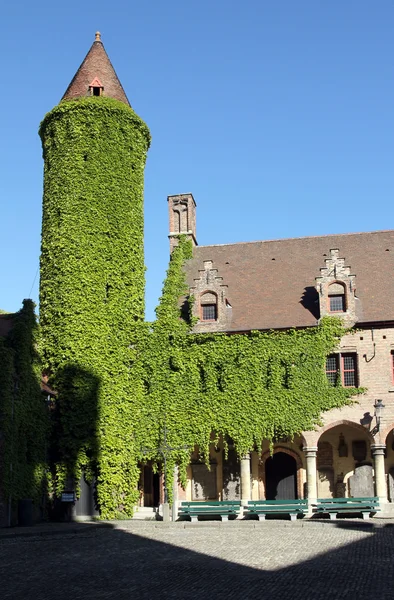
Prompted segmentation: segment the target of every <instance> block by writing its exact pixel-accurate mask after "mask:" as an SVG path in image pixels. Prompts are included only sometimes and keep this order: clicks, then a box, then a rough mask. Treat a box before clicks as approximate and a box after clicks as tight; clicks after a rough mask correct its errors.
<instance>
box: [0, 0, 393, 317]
mask: <svg viewBox="0 0 394 600" xmlns="http://www.w3.org/2000/svg"><path fill="white" fill-rule="evenodd" d="M96 30H100V31H101V33H102V40H103V43H104V46H105V48H106V50H107V53H108V54H109V56H110V59H111V61H112V63H113V65H114V67H115V69H116V71H117V74H118V76H119V78H120V80H121V82H122V84H123V87H124V88H125V90H126V93H127V95H128V97H129V99H130V102H131V104H132V106H133V108H134V109H135V110H136V111H137V113H138V114H139V115H140V116H141V117H142V118H143V119H144V120H145V121H146V122H147V124H148V125H149V127H150V129H151V133H152V147H151V149H150V151H149V155H148V162H147V167H146V171H145V232H146V235H145V256H146V265H147V267H148V270H147V318H148V319H152V318H153V315H154V312H153V310H154V307H155V305H156V303H157V298H158V296H159V295H160V291H161V285H162V281H163V279H164V277H165V271H166V268H167V264H168V247H169V245H168V239H167V235H168V216H167V201H166V199H167V196H168V195H170V194H177V193H185V192H192V193H193V195H194V197H195V199H196V202H197V239H198V242H199V244H219V243H220V244H221V243H231V242H238V241H252V240H261V239H276V238H285V237H299V236H306V235H322V234H329V233H346V232H355V231H372V230H381V229H390V228H392V227H393V215H394V208H393V197H394V60H393V56H394V35H393V32H394V4H393V2H392V1H389V0H379V2H372V0H368V1H367V0H358V1H353V0H346V1H345V2H344V1H343V0H331V1H330V2H316V0H298V1H297V2H295V1H294V0H282V1H281V0H278V1H276V2H273V1H270V2H268V1H267V0H260V1H257V0H243V2H235V1H234V0H227V1H224V0H211V1H207V0H199V1H198V2H197V1H196V2H185V0H183V1H182V2H181V1H178V0H166V2H164V1H159V0H151V1H150V2H138V3H133V2H131V1H130V0H129V1H124V0H113V1H112V2H111V3H108V2H102V1H101V0H96V1H95V2H92V1H91V0H85V1H84V2H80V1H79V2H77V1H76V0H69V1H68V2H67V3H66V4H64V3H62V4H57V3H54V2H47V1H40V0H38V1H37V2H35V3H31V2H27V0H22V2H19V3H11V2H7V3H6V4H5V6H3V7H2V11H1V21H0V52H1V57H2V60H1V64H2V68H1V88H2V94H1V95H0V131H1V134H2V135H1V142H2V143H1V145H0V165H1V177H0V201H1V236H0V244H1V248H0V252H1V262H0V268H1V288H0V307H1V308H3V309H5V310H8V311H15V310H18V309H19V308H20V306H21V302H22V300H23V298H26V297H32V298H33V299H34V300H35V301H38V276H37V278H36V279H35V276H36V273H37V268H38V260H39V251H40V228H41V198H42V157H41V145H40V140H39V137H38V134H37V130H38V126H39V123H40V121H41V120H42V118H43V117H44V115H45V113H46V112H48V111H49V110H51V108H52V107H53V106H54V105H56V104H57V103H58V102H59V100H60V98H61V96H62V95H63V93H64V91H65V89H66V87H67V85H68V83H69V82H70V80H71V79H72V77H73V75H74V73H75V72H76V70H77V69H78V67H79V65H80V63H81V62H82V60H83V58H84V56H85V54H86V52H87V51H88V49H89V47H90V45H91V44H92V42H93V40H94V33H95V31H96ZM366 250H367V249H366ZM289 260H291V257H289ZM33 282H34V283H33Z"/></svg>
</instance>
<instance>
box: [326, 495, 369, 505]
mask: <svg viewBox="0 0 394 600" xmlns="http://www.w3.org/2000/svg"><path fill="white" fill-rule="evenodd" d="M356 502H357V503H359V504H374V505H375V504H376V505H379V498H377V497H376V496H371V497H365V498H318V499H317V504H352V503H356Z"/></svg>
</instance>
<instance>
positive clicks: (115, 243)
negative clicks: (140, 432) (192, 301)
mask: <svg viewBox="0 0 394 600" xmlns="http://www.w3.org/2000/svg"><path fill="white" fill-rule="evenodd" d="M40 135H41V139H42V144H43V154H44V199H43V225H42V246H41V282H40V325H41V332H42V335H41V346H42V356H43V367H44V370H45V371H46V372H47V373H48V375H49V377H50V383H51V385H52V386H53V387H54V388H55V389H56V391H57V399H56V436H55V437H56V439H57V440H58V443H57V447H56V454H55V462H56V464H57V481H56V489H57V491H58V493H59V492H60V491H62V490H63V489H64V488H65V487H67V488H68V487H70V486H74V485H75V482H76V481H78V479H79V477H80V474H81V472H82V471H84V472H85V474H86V473H88V477H89V474H90V475H92V474H95V476H96V477H97V483H98V485H97V493H98V501H99V504H100V507H101V514H102V516H104V517H108V516H111V515H112V514H114V507H116V510H117V511H120V512H126V513H130V512H131V510H132V506H133V504H134V503H135V498H136V491H135V490H136V484H135V481H136V478H138V468H137V464H136V458H135V450H134V445H133V440H132V434H131V432H132V431H133V430H134V429H135V426H136V422H135V413H134V411H133V406H134V404H136V403H137V404H138V397H139V395H141V394H142V387H141V385H142V384H141V385H140V384H139V381H138V380H137V381H134V376H133V369H132V367H131V366H130V363H131V362H132V358H133V353H134V351H133V348H132V346H133V339H134V338H135V336H136V335H137V331H138V328H139V326H141V323H142V322H143V318H144V287H145V286H144V283H145V281H144V271H145V267H144V255H143V172H144V165H145V160H146V153H147V150H148V147H149V144H150V134H149V131H148V128H147V127H146V125H145V123H144V122H143V121H142V120H141V119H140V118H139V117H138V116H137V115H136V114H135V113H134V111H133V110H132V109H131V108H130V107H129V106H127V105H125V104H123V103H121V102H118V101H116V100H113V99H111V98H105V97H97V98H96V97H89V98H79V99H78V100H72V101H66V102H62V103H61V104H60V105H59V106H56V107H55V108H54V109H53V110H52V111H51V112H50V113H49V114H48V115H47V116H46V117H45V119H44V121H43V123H42V124H41V127H40Z"/></svg>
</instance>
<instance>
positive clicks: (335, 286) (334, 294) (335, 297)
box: [328, 282, 346, 313]
mask: <svg viewBox="0 0 394 600" xmlns="http://www.w3.org/2000/svg"><path fill="white" fill-rule="evenodd" d="M328 310H329V312H330V313H342V312H346V301H345V288H344V286H343V285H342V284H341V283H338V282H334V283H332V284H331V285H330V286H329V288H328Z"/></svg>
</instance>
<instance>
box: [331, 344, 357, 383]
mask: <svg viewBox="0 0 394 600" xmlns="http://www.w3.org/2000/svg"><path fill="white" fill-rule="evenodd" d="M326 375H327V379H328V381H329V383H330V385H332V386H335V385H338V383H339V382H340V383H341V385H342V386H343V387H358V373H357V354H355V353H350V352H346V353H345V352H343V353H339V354H330V356H327V359H326Z"/></svg>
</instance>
